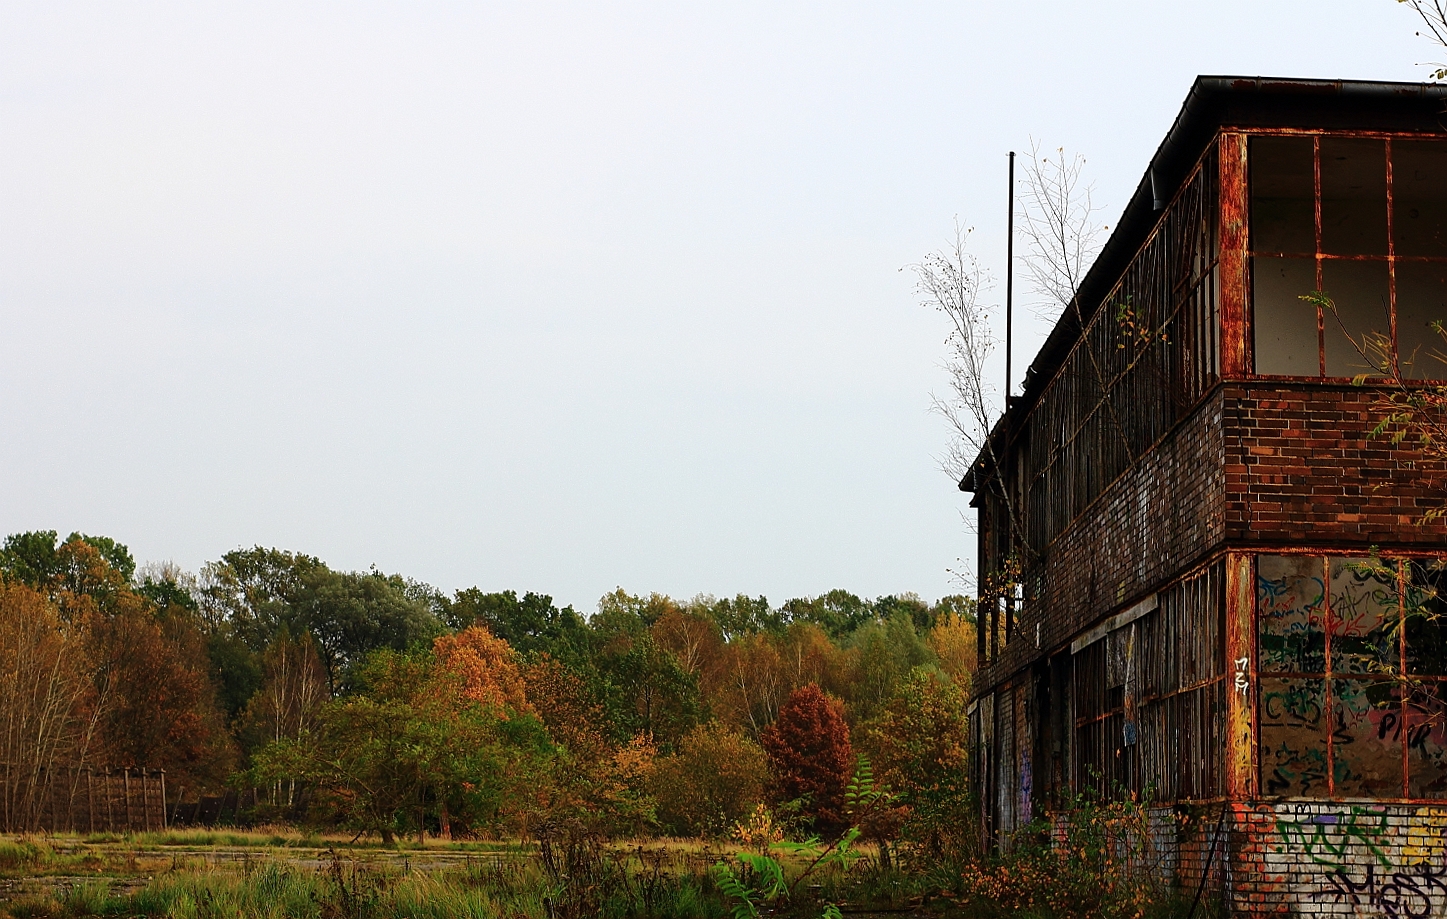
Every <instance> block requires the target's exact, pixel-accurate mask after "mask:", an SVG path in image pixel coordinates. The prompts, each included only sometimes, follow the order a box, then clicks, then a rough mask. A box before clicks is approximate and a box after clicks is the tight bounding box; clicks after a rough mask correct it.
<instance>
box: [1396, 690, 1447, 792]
mask: <svg viewBox="0 0 1447 919" xmlns="http://www.w3.org/2000/svg"><path fill="white" fill-rule="evenodd" d="M1405 737H1406V741H1407V796H1408V797H1412V798H1447V684H1443V683H1440V682H1436V681H1421V682H1413V683H1409V684H1408V685H1407V729H1406V734H1405Z"/></svg>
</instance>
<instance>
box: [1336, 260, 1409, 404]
mask: <svg viewBox="0 0 1447 919" xmlns="http://www.w3.org/2000/svg"><path fill="white" fill-rule="evenodd" d="M1321 287H1322V291H1323V292H1324V293H1326V295H1327V296H1328V297H1330V298H1331V299H1332V302H1333V303H1335V304H1336V314H1337V317H1338V318H1339V319H1340V320H1341V321H1340V323H1338V322H1337V320H1336V319H1333V318H1332V317H1331V316H1330V315H1328V316H1327V317H1326V339H1325V341H1326V375H1327V376H1329V377H1354V376H1357V375H1358V374H1362V373H1376V372H1377V371H1376V369H1375V368H1374V367H1372V366H1371V365H1370V363H1369V361H1370V360H1372V359H1374V358H1375V355H1374V353H1373V352H1372V351H1371V349H1368V352H1367V353H1368V357H1363V356H1362V355H1361V353H1360V352H1358V351H1357V349H1356V347H1354V346H1353V344H1352V341H1351V340H1350V339H1348V337H1347V336H1348V335H1350V336H1351V337H1352V339H1355V341H1356V343H1357V344H1358V345H1360V344H1361V343H1362V337H1363V336H1364V335H1368V334H1370V333H1377V334H1381V335H1386V336H1388V338H1387V341H1388V342H1389V343H1390V341H1391V338H1390V336H1391V333H1392V325H1391V315H1392V314H1391V308H1390V306H1389V304H1390V294H1391V291H1390V288H1389V282H1388V271H1387V263H1386V262H1385V261H1381V262H1378V261H1367V262H1359V261H1327V262H1324V263H1323V264H1322V266H1321ZM1343 327H1345V332H1343Z"/></svg>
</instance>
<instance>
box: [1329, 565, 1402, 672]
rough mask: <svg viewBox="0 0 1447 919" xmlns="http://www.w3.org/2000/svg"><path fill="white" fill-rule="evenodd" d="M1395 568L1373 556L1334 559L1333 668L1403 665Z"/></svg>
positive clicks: (1394, 668) (1384, 669)
mask: <svg viewBox="0 0 1447 919" xmlns="http://www.w3.org/2000/svg"><path fill="white" fill-rule="evenodd" d="M1399 622H1400V618H1399V613H1398V603H1397V570H1396V568H1395V567H1394V566H1393V564H1392V563H1391V562H1385V561H1382V560H1380V559H1369V558H1356V559H1352V558H1333V559H1332V560H1331V623H1332V625H1331V671H1332V673H1377V674H1388V673H1390V674H1395V673H1397V672H1398V671H1399V670H1400V669H1401V663H1400V661H1401V649H1400V644H1399V643H1400V639H1401V634H1400V632H1399V631H1398V628H1397V626H1398V623H1399Z"/></svg>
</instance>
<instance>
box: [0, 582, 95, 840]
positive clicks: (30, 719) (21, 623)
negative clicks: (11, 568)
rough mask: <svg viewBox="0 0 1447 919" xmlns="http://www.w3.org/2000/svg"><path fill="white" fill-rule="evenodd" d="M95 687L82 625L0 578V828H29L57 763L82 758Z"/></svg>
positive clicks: (27, 589) (33, 591)
mask: <svg viewBox="0 0 1447 919" xmlns="http://www.w3.org/2000/svg"><path fill="white" fill-rule="evenodd" d="M94 693H95V684H94V682H93V680H92V678H91V673H90V666H89V661H88V660H87V655H86V652H85V647H84V636H83V634H82V633H81V626H79V625H76V624H74V623H67V622H65V621H64V620H63V619H61V617H60V615H59V612H58V611H57V610H56V608H55V605H54V604H53V603H51V602H50V600H49V599H48V598H47V597H46V596H45V595H44V594H43V593H41V592H40V591H39V590H37V589H36V588H35V587H33V586H31V585H30V584H27V583H22V582H18V581H11V580H9V579H7V578H0V764H3V765H0V768H3V769H4V772H3V774H0V829H5V830H8V831H12V832H19V831H28V830H34V829H36V828H37V826H38V821H39V819H40V810H41V805H42V803H43V801H44V799H45V795H46V790H47V788H48V787H49V783H50V782H51V781H52V780H53V779H54V776H55V769H56V767H57V766H63V765H81V764H83V763H84V762H85V761H86V754H87V752H88V751H87V746H88V740H89V738H90V737H91V735H92V731H91V729H90V728H91V723H90V721H89V718H88V715H89V714H90V713H91V712H92V711H93V710H94V705H95V700H94Z"/></svg>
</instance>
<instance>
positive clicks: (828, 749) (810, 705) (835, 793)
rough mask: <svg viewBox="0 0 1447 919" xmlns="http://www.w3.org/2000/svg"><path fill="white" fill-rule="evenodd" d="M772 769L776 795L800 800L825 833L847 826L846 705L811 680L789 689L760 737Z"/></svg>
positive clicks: (849, 760)
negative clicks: (787, 695)
mask: <svg viewBox="0 0 1447 919" xmlns="http://www.w3.org/2000/svg"><path fill="white" fill-rule="evenodd" d="M759 740H760V743H761V744H762V746H763V748H764V751H765V753H767V754H768V758H769V765H770V768H771V770H772V772H773V781H774V794H775V798H776V799H777V800H779V801H781V802H791V801H797V802H799V803H800V812H801V813H802V814H803V815H804V816H806V817H807V818H809V819H811V820H812V821H813V825H814V828H815V829H816V830H817V831H819V832H821V833H825V834H833V833H838V832H840V831H841V830H843V829H844V822H845V816H844V789H845V786H846V785H847V784H848V782H849V777H850V775H851V774H852V772H853V770H854V764H855V763H854V751H853V748H852V747H851V746H850V742H849V725H848V723H847V722H846V721H845V720H844V706H843V704H842V703H840V701H839V700H838V699H835V698H833V697H832V696H829V695H827V694H826V693H825V692H824V691H823V690H822V689H820V688H819V687H818V686H816V685H815V684H813V683H810V684H808V685H806V686H803V687H800V688H799V689H796V690H794V691H793V692H792V693H790V694H789V698H788V699H787V700H786V701H785V702H784V704H783V705H782V706H781V707H780V709H779V717H778V719H777V720H776V721H775V722H774V723H773V724H771V725H769V726H768V727H767V728H765V729H764V731H763V733H762V734H761V735H760V737H759Z"/></svg>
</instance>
